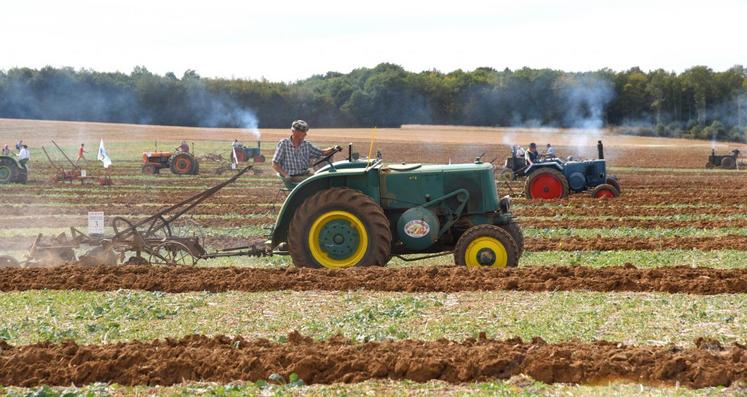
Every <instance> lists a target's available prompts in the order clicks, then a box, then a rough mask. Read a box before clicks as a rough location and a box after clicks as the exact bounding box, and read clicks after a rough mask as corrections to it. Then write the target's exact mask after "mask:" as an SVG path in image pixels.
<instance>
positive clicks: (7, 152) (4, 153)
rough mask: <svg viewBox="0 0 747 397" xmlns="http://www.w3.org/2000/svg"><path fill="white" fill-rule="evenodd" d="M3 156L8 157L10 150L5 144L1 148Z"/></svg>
mask: <svg viewBox="0 0 747 397" xmlns="http://www.w3.org/2000/svg"><path fill="white" fill-rule="evenodd" d="M3 156H10V148H9V147H8V144H7V143H6V144H5V146H3Z"/></svg>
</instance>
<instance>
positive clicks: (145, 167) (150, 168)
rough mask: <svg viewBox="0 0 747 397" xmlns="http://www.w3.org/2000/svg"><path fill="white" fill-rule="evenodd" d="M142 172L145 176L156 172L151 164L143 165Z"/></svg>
mask: <svg viewBox="0 0 747 397" xmlns="http://www.w3.org/2000/svg"><path fill="white" fill-rule="evenodd" d="M142 172H143V174H145V175H155V174H156V173H157V172H158V170H157V169H156V166H155V165H153V164H145V165H143V168H142Z"/></svg>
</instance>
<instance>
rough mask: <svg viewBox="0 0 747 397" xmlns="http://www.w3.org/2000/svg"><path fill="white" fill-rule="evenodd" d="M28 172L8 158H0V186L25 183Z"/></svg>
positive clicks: (23, 166)
mask: <svg viewBox="0 0 747 397" xmlns="http://www.w3.org/2000/svg"><path fill="white" fill-rule="evenodd" d="M27 179H28V170H27V169H26V166H25V165H24V164H21V162H19V161H18V160H16V159H14V158H13V157H10V156H0V185H4V184H7V183H26V180H27Z"/></svg>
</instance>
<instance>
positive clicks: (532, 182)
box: [524, 169, 568, 199]
mask: <svg viewBox="0 0 747 397" xmlns="http://www.w3.org/2000/svg"><path fill="white" fill-rule="evenodd" d="M524 190H525V193H526V196H527V198H529V199H558V198H564V197H567V196H568V181H567V180H566V179H565V176H563V174H561V173H560V172H559V171H557V170H554V169H544V170H539V171H536V172H533V173H532V174H531V175H530V176H529V178H527V182H526V186H525V189H524Z"/></svg>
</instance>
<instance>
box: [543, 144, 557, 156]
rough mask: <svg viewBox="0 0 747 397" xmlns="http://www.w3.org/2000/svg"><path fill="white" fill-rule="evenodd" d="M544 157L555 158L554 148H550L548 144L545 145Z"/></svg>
mask: <svg viewBox="0 0 747 397" xmlns="http://www.w3.org/2000/svg"><path fill="white" fill-rule="evenodd" d="M545 157H547V158H554V157H555V148H554V147H552V145H550V144H549V143H548V144H547V149H545Z"/></svg>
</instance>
